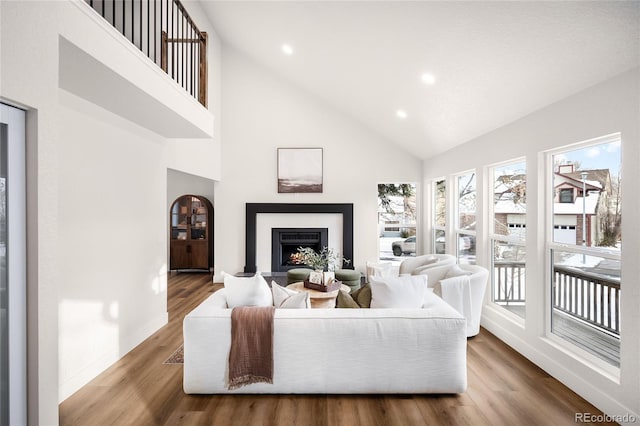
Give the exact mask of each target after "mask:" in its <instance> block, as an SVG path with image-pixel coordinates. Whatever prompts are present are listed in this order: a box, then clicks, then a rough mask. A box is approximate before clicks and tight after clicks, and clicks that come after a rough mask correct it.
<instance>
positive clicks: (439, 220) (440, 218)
mask: <svg viewBox="0 0 640 426" xmlns="http://www.w3.org/2000/svg"><path fill="white" fill-rule="evenodd" d="M446 225H447V181H446V180H445V179H444V178H443V179H437V180H436V181H434V182H433V223H432V229H433V235H432V243H433V247H432V251H433V253H438V254H444V253H446V249H447V244H446V241H447V238H446V236H447V234H446Z"/></svg>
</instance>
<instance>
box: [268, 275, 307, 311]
mask: <svg viewBox="0 0 640 426" xmlns="http://www.w3.org/2000/svg"><path fill="white" fill-rule="evenodd" d="M271 293H272V294H273V306H275V307H276V308H284V309H309V308H311V299H310V298H309V293H307V292H306V291H295V290H291V289H289V288H286V287H282V286H280V285H278V283H276V282H275V281H271Z"/></svg>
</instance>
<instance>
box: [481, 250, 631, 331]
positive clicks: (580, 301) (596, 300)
mask: <svg viewBox="0 0 640 426" xmlns="http://www.w3.org/2000/svg"><path fill="white" fill-rule="evenodd" d="M524 284H525V264H524V262H502V261H501V262H498V261H496V262H495V263H494V288H493V301H494V302H495V303H498V304H501V305H524V304H525V299H526V298H525V285H524ZM553 308H554V309H557V310H558V311H561V312H564V313H566V314H568V315H570V316H572V317H574V318H578V319H580V320H582V321H585V322H587V323H589V324H591V325H593V326H595V327H597V328H599V329H601V330H605V331H607V332H609V333H611V334H613V335H615V336H619V335H620V280H619V279H616V278H614V277H605V276H602V275H598V274H593V273H589V272H585V271H581V270H577V269H575V268H568V267H565V266H561V265H554V267H553Z"/></svg>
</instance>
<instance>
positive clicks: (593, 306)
mask: <svg viewBox="0 0 640 426" xmlns="http://www.w3.org/2000/svg"><path fill="white" fill-rule="evenodd" d="M553 275H554V280H553V282H554V288H553V307H554V308H555V309H558V310H559V311H562V312H565V313H567V314H569V315H571V316H573V317H576V318H579V319H581V320H583V321H585V322H588V323H589V324H592V325H595V326H596V327H598V328H601V329H604V330H607V331H609V332H610V333H612V334H614V335H617V336H619V335H620V280H619V279H615V278H613V277H612V278H606V277H603V276H602V275H597V274H592V273H589V272H584V271H579V270H576V269H574V268H567V267H565V266H559V265H554V268H553Z"/></svg>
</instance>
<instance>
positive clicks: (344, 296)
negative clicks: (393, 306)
mask: <svg viewBox="0 0 640 426" xmlns="http://www.w3.org/2000/svg"><path fill="white" fill-rule="evenodd" d="M370 306H371V286H370V285H369V284H365V285H364V286H362V287H360V288H359V289H357V290H356V291H354V292H353V293H347V292H346V291H342V290H340V291H339V292H338V296H337V297H336V308H369V307H370Z"/></svg>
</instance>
